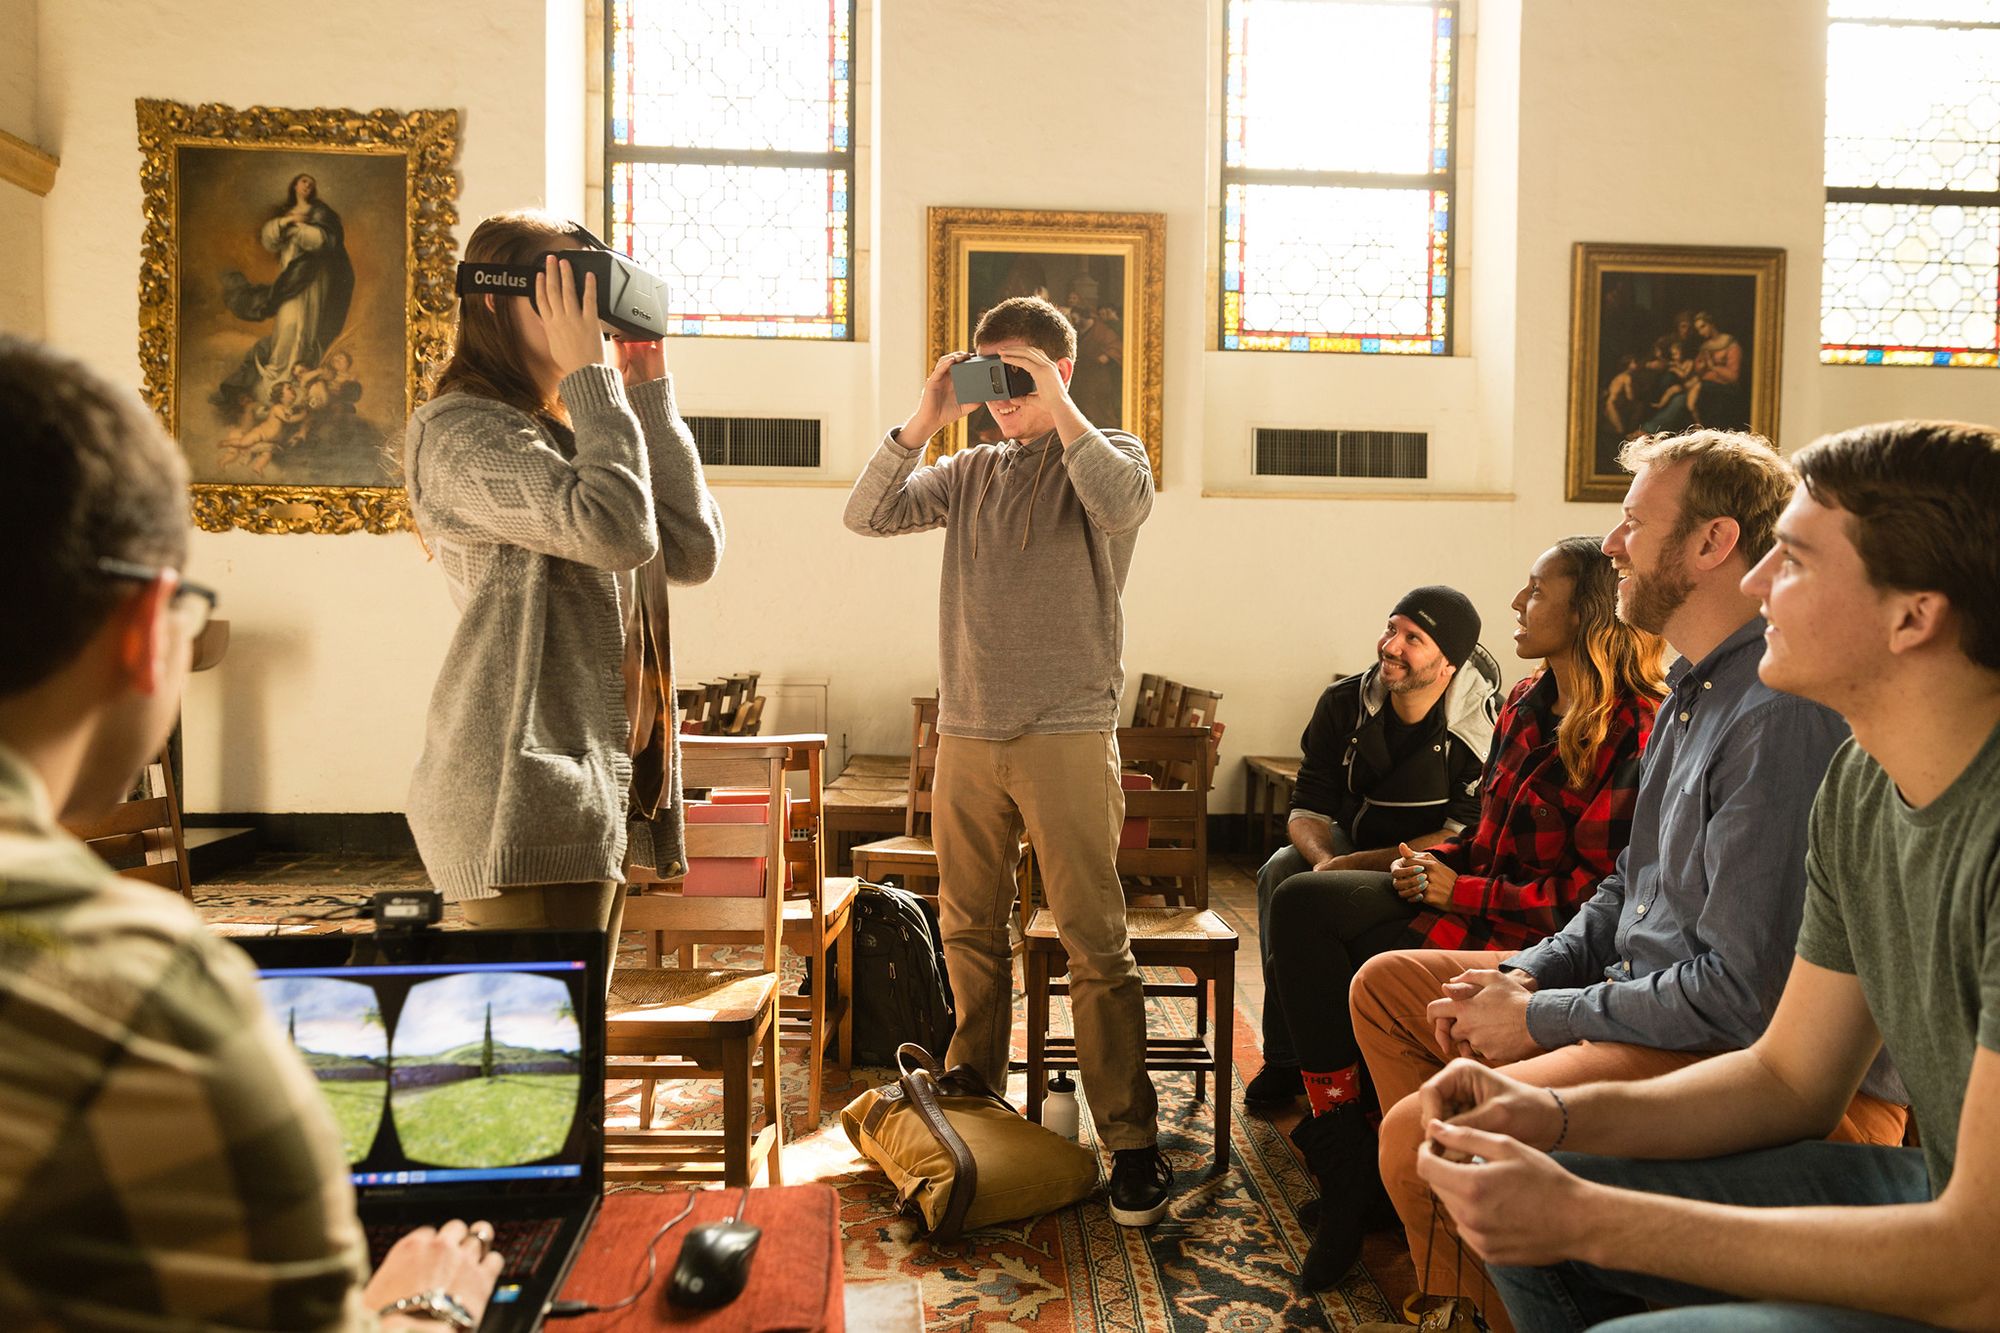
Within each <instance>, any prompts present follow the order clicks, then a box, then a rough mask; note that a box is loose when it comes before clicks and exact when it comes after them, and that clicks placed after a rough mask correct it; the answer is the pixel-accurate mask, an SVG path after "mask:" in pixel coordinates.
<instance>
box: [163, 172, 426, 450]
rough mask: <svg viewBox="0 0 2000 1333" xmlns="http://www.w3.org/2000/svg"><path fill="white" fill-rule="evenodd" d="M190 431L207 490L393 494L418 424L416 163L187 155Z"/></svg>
mask: <svg viewBox="0 0 2000 1333" xmlns="http://www.w3.org/2000/svg"><path fill="white" fill-rule="evenodd" d="M179 166H180V171H181V217H182V221H183V223H184V225H185V232H184V235H185V237H186V239H185V242H184V250H183V256H182V260H183V263H182V269H181V292H180V308H181V315H182V335H181V336H182V345H181V356H180V358H179V364H178V373H179V377H180V381H181V391H180V393H181V401H182V402H183V403H186V404H188V405H189V406H190V407H192V408H195V410H193V411H190V412H186V413H184V414H183V415H182V417H181V419H180V421H179V422H178V433H179V435H180V438H181V445H182V447H183V448H184V449H185V450H186V451H187V456H188V461H189V463H190V465H191V466H192V468H193V471H194V478H195V480H196V481H197V482H216V483H226V484H235V485H262V486H301V485H303V486H381V485H384V484H387V483H390V482H393V481H394V480H395V478H394V477H393V475H392V474H391V473H390V472H389V471H388V470H387V466H386V463H385V455H384V451H383V442H384V441H385V440H388V439H390V438H392V437H393V436H394V435H395V434H396V433H397V432H398V431H399V430H400V428H401V426H402V422H403V419H404V417H405V416H406V414H407V411H406V405H405V389H404V378H405V376H404V370H405V366H406V365H407V364H408V343H407V340H406V336H405V333H404V329H403V322H404V309H405V300H406V298H405V292H406V288H407V273H408V270H407V267H406V262H405V254H404V245H405V236H406V234H407V233H406V230H405V222H404V175H403V168H404V163H403V159H402V157H401V155H397V156H394V157H391V156H387V155H382V156H377V155H373V154H334V153H311V152H283V153H280V152H269V151H256V150H250V149H241V148H224V147H214V148H208V147H203V148H192V147H190V148H183V149H181V151H180V154H179Z"/></svg>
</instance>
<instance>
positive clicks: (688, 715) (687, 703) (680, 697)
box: [674, 685, 708, 730]
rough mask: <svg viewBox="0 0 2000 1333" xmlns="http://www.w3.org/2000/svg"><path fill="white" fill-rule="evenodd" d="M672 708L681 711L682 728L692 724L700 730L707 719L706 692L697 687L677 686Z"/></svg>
mask: <svg viewBox="0 0 2000 1333" xmlns="http://www.w3.org/2000/svg"><path fill="white" fill-rule="evenodd" d="M674 706H675V707H676V708H678V709H680V710H681V726H682V727H687V726H689V725H690V724H692V725H693V726H694V727H695V728H696V729H697V730H700V729H701V728H702V726H703V724H704V722H706V720H707V718H708V691H707V690H705V689H703V688H702V687H701V686H699V685H677V686H675V687H674Z"/></svg>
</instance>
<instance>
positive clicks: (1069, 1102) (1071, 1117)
mask: <svg viewBox="0 0 2000 1333" xmlns="http://www.w3.org/2000/svg"><path fill="white" fill-rule="evenodd" d="M1042 1128H1044V1129H1048V1130H1053V1131H1054V1132H1056V1133H1058V1134H1060V1135H1062V1136H1063V1137H1064V1138H1066V1139H1068V1140H1069V1141H1070V1142H1071V1143H1074V1142H1076V1134H1077V1110H1076V1080H1074V1079H1072V1078H1071V1077H1070V1076H1069V1074H1068V1072H1067V1071H1064V1070H1057V1071H1056V1073H1055V1074H1054V1075H1053V1076H1052V1077H1051V1078H1050V1079H1049V1095H1048V1096H1047V1097H1045V1098H1043V1100H1042Z"/></svg>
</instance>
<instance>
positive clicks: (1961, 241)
mask: <svg viewBox="0 0 2000 1333" xmlns="http://www.w3.org/2000/svg"><path fill="white" fill-rule="evenodd" d="M1828 13H1829V16H1830V18H1831V22H1830V23H1829V24H1828V27H1827V67H1826V254H1825V272H1824V276H1823V279H1822V282H1821V287H1820V360H1821V361H1825V362H1828V363H1832V364H1841V365H1898V366H1994V365H2000V0H1894V2H1893V3H1892V2H1891V0H1831V3H1830V5H1829V6H1828Z"/></svg>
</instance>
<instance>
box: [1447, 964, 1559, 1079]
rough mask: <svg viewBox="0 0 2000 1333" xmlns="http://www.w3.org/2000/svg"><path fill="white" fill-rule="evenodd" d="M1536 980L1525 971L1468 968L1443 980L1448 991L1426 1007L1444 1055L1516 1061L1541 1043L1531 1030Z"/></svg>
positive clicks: (1536, 1052) (1538, 1048) (1537, 1050)
mask: <svg viewBox="0 0 2000 1333" xmlns="http://www.w3.org/2000/svg"><path fill="white" fill-rule="evenodd" d="M1534 990H1535V979H1534V977H1533V976H1531V975H1529V974H1528V973H1526V972H1502V971H1500V970H1499V969H1498V968H1491V967H1478V968H1470V969H1468V970H1466V971H1464V972H1461V973H1459V974H1458V975H1457V976H1455V977H1453V978H1452V979H1451V980H1449V981H1447V982H1445V983H1444V994H1443V996H1441V997H1440V998H1438V999H1435V1000H1432V1001H1431V1002H1430V1004H1429V1005H1428V1006H1426V1007H1425V1009H1424V1017H1426V1018H1428V1019H1430V1020H1431V1025H1432V1030H1433V1032H1434V1034H1435V1036H1436V1038H1437V1047H1438V1051H1439V1053H1440V1054H1442V1055H1443V1056H1444V1057H1445V1058H1446V1059H1450V1058H1451V1057H1452V1056H1453V1055H1460V1056H1477V1057H1479V1058H1480V1059H1483V1060H1486V1061H1488V1062H1489V1063H1491V1064H1497V1065H1504V1064H1512V1063H1513V1062H1514V1061H1516V1060H1525V1059H1527V1058H1528V1057H1529V1056H1531V1055H1540V1054H1542V1047H1541V1045H1540V1044H1539V1043H1537V1042H1536V1041H1535V1039H1534V1037H1533V1036H1532V1035H1531V1034H1530V1033H1529V1031H1528V997H1529V996H1530V995H1532V994H1533V993H1534Z"/></svg>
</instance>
